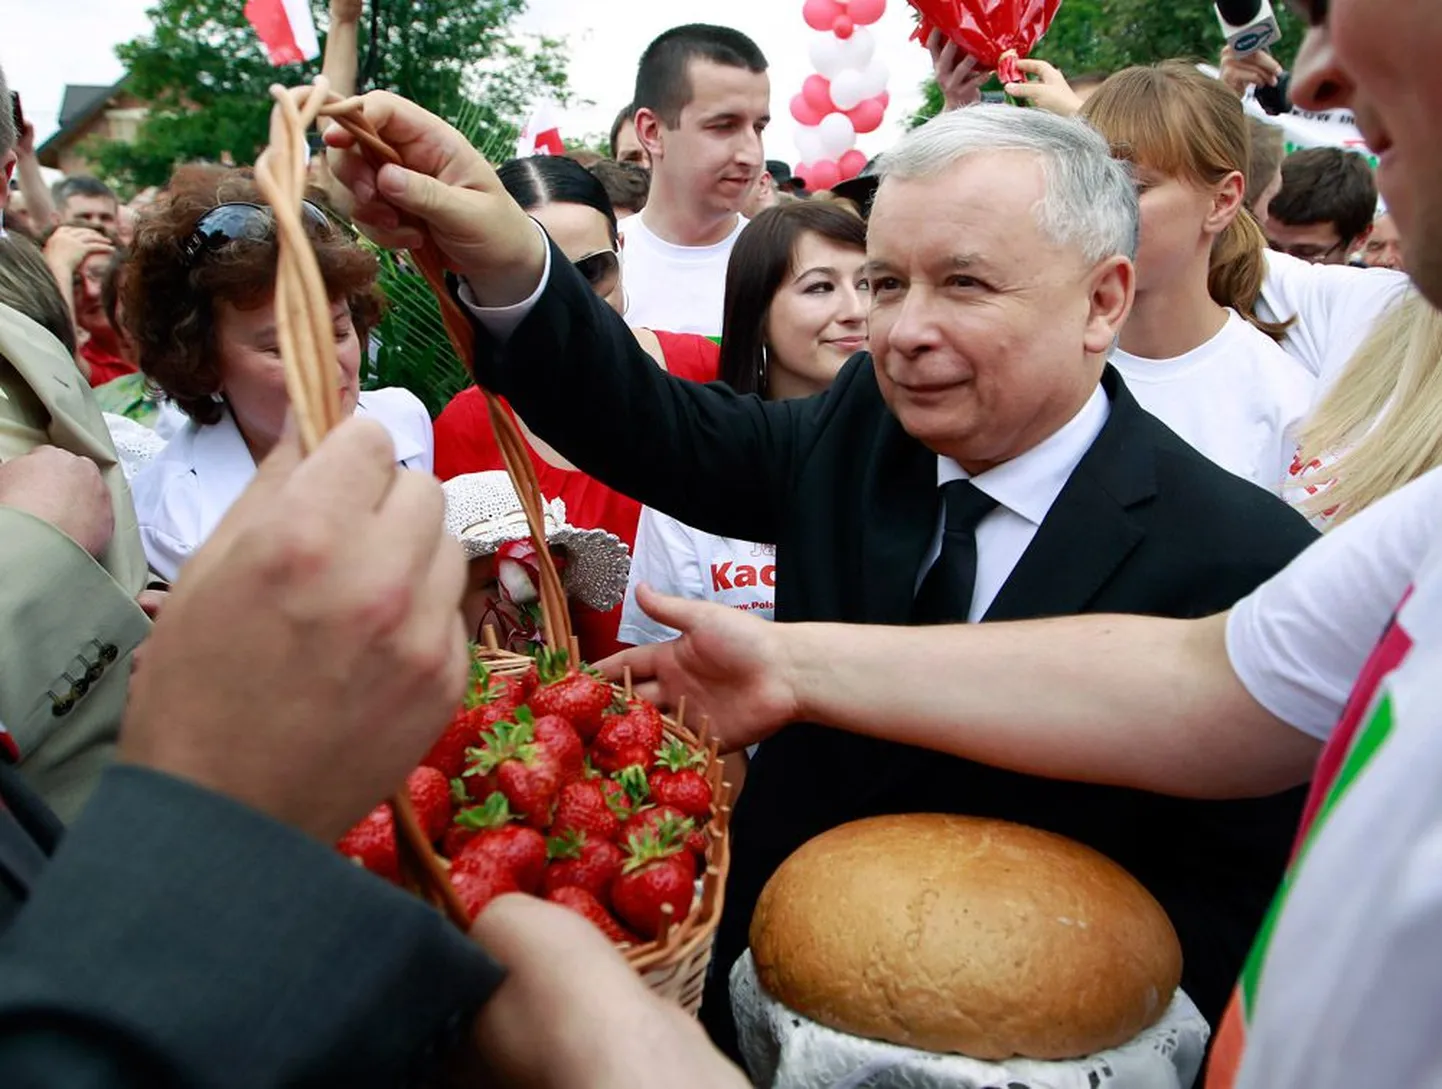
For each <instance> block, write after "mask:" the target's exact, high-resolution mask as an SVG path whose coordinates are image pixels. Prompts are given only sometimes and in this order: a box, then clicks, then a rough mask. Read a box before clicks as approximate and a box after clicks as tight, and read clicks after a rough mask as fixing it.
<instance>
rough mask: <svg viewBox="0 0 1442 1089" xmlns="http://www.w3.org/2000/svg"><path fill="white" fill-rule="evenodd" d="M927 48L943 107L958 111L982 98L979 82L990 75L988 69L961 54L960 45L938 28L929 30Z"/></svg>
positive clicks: (980, 83)
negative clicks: (943, 103)
mask: <svg viewBox="0 0 1442 1089" xmlns="http://www.w3.org/2000/svg"><path fill="white" fill-rule="evenodd" d="M926 48H927V49H928V50H929V51H930V53H931V69H932V71H933V72H934V73H935V75H936V82H937V84H938V85H939V86H940V87H941V97H942V99H943V101H944V102H945V103H946V107H945V108H946V109H948V110H959V109H961V108H962V107H963V106H975V105H976V104H977V103H978V102H980V101H981V87H982V84H984V83H985V82H986V81H987V80H988V79H990V78H991V72H989V71H987V70H986V69H985V68H980V67H978V66H977V63H976V58H975V57H972V56H968V55H967V54H965V53H963V52H962V51H961V47H960V46H958V45H957V44H956V43H955V42H954V41H952V40H951V39H950V38H948V37H947V36H946V35H945V34H943V33H942V32H941V31H939V30H933V31H932V32H931V36H930V37H929V38H927V39H926Z"/></svg>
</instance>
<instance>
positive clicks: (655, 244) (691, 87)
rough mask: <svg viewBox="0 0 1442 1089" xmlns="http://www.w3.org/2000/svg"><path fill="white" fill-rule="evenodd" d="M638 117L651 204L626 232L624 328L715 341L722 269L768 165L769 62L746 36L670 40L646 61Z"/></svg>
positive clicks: (714, 30)
mask: <svg viewBox="0 0 1442 1089" xmlns="http://www.w3.org/2000/svg"><path fill="white" fill-rule="evenodd" d="M635 109H636V116H635V120H634V125H635V131H636V135H637V137H638V138H639V139H640V142H641V146H642V147H643V148H644V149H645V151H646V153H647V154H648V155H649V156H650V158H651V194H650V197H649V199H648V200H647V203H646V207H645V209H644V210H643V211H641V212H640V213H638V214H637V215H633V216H628V217H627V218H625V219H623V220H621V224H620V231H621V241H622V245H623V247H624V249H623V251H622V256H623V259H624V261H625V267H626V293H627V297H628V305H627V309H626V320H627V321H628V322H629V323H630V324H631V325H633V326H639V327H642V328H648V329H665V330H667V331H669V332H673V333H699V334H700V335H701V336H709V337H719V336H720V335H721V306H722V301H723V299H724V298H725V294H726V264H727V261H728V260H729V259H730V257H731V247H732V246H733V245H734V244H735V242H736V237H737V235H739V234H740V233H741V230H742V228H743V227H745V226H746V221H745V219H744V218H743V217H742V216H741V214H740V210H741V206H742V204H744V203H745V201H746V197H747V195H748V194H749V193H750V191H751V187H752V185H753V184H754V182H755V181H756V178H757V176H758V175H759V174H760V172H761V170H762V167H763V165H764V163H765V157H764V156H763V154H762V150H761V134H762V132H763V131H764V130H765V128H766V125H767V123H768V122H769V121H770V120H771V83H770V80H769V79H768V77H767V75H766V58H765V57H764V56H763V55H762V53H761V51H760V50H759V49H758V48H757V47H756V44H755V43H754V42H753V41H751V39H750V38H748V37H746V35H744V34H742V33H741V32H740V31H736V30H731V29H729V28H726V27H717V26H705V25H699V24H698V25H692V26H682V27H677V28H675V29H674V30H668V31H666V33H664V34H662V35H661V36H660V37H659V38H657V39H656V40H655V41H654V42H652V43H651V44H650V46H648V47H647V49H646V52H645V53H644V54H643V55H642V57H641V65H640V68H639V70H638V72H637V74H636V95H635Z"/></svg>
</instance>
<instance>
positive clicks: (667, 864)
mask: <svg viewBox="0 0 1442 1089" xmlns="http://www.w3.org/2000/svg"><path fill="white" fill-rule="evenodd" d="M690 854H691V853H690V852H689V851H687V850H686V846H685V844H684V843H683V842H681V840H680V839H679V838H677V837H674V836H659V837H658V836H653V835H644V836H638V837H636V838H635V839H633V840H632V841H631V851H630V853H629V855H628V856H627V858H626V862H625V865H624V866H623V867H622V869H621V874H620V876H619V877H617V878H616V880H615V881H613V882H612V883H611V904H612V906H613V907H615V909H616V914H617V915H619V916H620V917H621V919H622V920H623V921H624V922H625V923H626V924H627V925H628V926H630V927H631V929H633V930H635V931H636V933H638V934H640V935H641V936H642V937H644V938H656V937H658V936H659V935H660V933H661V925H662V920H663V918H664V912H663V911H662V907H663V905H667V904H669V905H670V907H671V921H672V922H673V923H679V922H680V921H681V920H682V919H684V918H685V917H686V915H687V914H688V913H689V912H690V910H691V902H692V900H694V899H695V897H696V874H695V869H694V866H693V864H692V863H691V862H690Z"/></svg>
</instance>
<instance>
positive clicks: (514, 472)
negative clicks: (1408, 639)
mask: <svg viewBox="0 0 1442 1089" xmlns="http://www.w3.org/2000/svg"><path fill="white" fill-rule="evenodd" d="M272 95H273V97H274V98H275V100H276V104H275V108H274V109H273V110H272V112H271V131H270V145H269V146H268V147H267V148H266V150H265V151H264V153H262V155H261V156H260V159H259V160H258V161H257V163H256V181H257V183H258V184H259V186H260V188H261V190H262V192H263V193H264V194H265V196H266V199H267V200H268V201H269V202H270V204H271V206H272V208H273V209H274V213H275V219H276V225H277V230H276V237H277V244H278V250H279V254H278V261H277V275H276V314H277V325H278V329H279V334H280V341H281V348H282V353H281V354H282V357H283V360H284V363H285V369H286V385H287V389H288V391H289V393H290V398H291V403H292V407H293V410H294V413H295V416H296V418H297V421H298V423H299V426H300V432H301V439H302V443H303V445H304V448H305V449H306V451H307V452H309V451H310V450H311V449H313V448H314V447H315V446H316V445H317V444H318V443H319V442H320V441H321V439H322V438H323V437H324V435H325V433H326V432H327V431H329V430H330V429H331V428H333V427H335V426H336V425H337V424H338V423H339V419H340V411H339V402H338V398H337V395H336V391H335V382H334V378H333V376H334V374H335V367H336V362H335V344H334V341H333V339H332V337H331V333H330V321H329V318H328V317H323V316H324V315H326V313H327V308H328V299H327V296H326V294H325V289H324V284H323V282H322V281H321V278H320V274H319V267H318V265H317V264H316V258H315V254H314V252H313V251H312V248H311V242H310V239H309V236H308V235H307V234H306V232H305V230H304V228H303V226H302V221H301V201H302V199H303V198H304V196H305V131H306V129H308V128H309V127H310V125H311V123H312V122H313V121H314V120H315V119H316V118H317V117H319V116H324V117H328V118H329V119H330V120H331V121H333V122H334V123H336V124H338V125H340V126H342V127H343V128H345V129H346V130H347V131H349V132H350V133H351V134H352V135H353V136H354V137H355V138H356V140H357V142H358V144H359V146H360V147H361V148H362V149H363V151H364V154H366V155H367V156H368V157H369V158H370V160H371V161H372V162H373V163H374V164H375V165H377V166H380V165H382V164H384V163H388V162H390V163H398V162H399V161H400V158H399V156H398V155H397V154H396V153H395V151H394V149H392V148H390V147H388V146H387V145H386V144H385V143H384V141H382V140H381V139H380V137H379V136H378V135H377V133H376V131H375V129H374V127H373V126H372V125H371V124H370V123H369V121H367V120H366V118H365V116H364V112H363V110H362V108H361V104H360V101H359V100H358V99H349V100H344V101H342V100H341V99H340V98H339V97H338V96H336V95H334V94H331V93H330V92H329V90H328V88H327V85H326V82H325V79H324V77H321V78H320V79H317V80H316V83H315V85H314V86H313V87H296V88H278V87H277V88H273V89H272ZM410 259H411V261H412V263H413V264H414V266H415V267H416V268H417V269H419V270H420V271H421V272H422V274H423V275H424V276H425V278H426V281H427V283H428V284H429V285H430V287H431V290H432V291H433V292H434V293H435V295H436V299H437V301H438V302H439V304H440V311H441V318H442V321H443V323H444V325H445V329H446V335H447V337H448V338H449V339H450V341H451V345H452V347H454V348H455V350H456V353H457V355H458V356H459V358H460V359H462V360H466V359H470V358H471V357H472V354H473V348H474V345H473V334H472V331H471V326H470V323H469V321H468V320H467V319H466V317H465V315H464V314H463V313H462V312H461V310H460V307H459V306H458V305H457V303H456V301H455V300H454V299H453V298H451V296H450V292H449V290H448V288H447V285H446V279H445V269H444V268H443V267H442V265H441V263H440V258H439V255H438V253H437V250H436V248H435V247H434V246H426V247H424V248H423V249H421V250H419V251H415V252H412V253H411V255H410ZM485 396H486V401H487V405H488V408H489V415H490V420H491V426H492V428H493V429H494V431H495V436H496V443H497V445H498V446H499V447H500V449H501V454H502V457H503V458H504V459H505V463H506V471H507V473H508V474H509V475H510V478H511V483H512V484H513V485H514V486H515V489H516V494H517V495H518V496H519V497H520V500H521V506H522V508H523V509H524V510H525V512H526V521H527V525H528V526H529V528H530V531H531V540H532V541H533V542H534V543H535V546H536V551H537V554H538V558H539V560H540V573H539V580H538V581H539V589H540V599H541V612H542V616H543V621H544V627H545V638H546V643H547V646H548V647H549V648H550V649H551V650H556V649H558V648H566V649H568V650H569V651H570V652H571V662H572V663H573V664H575V663H578V662H579V655H578V654H577V651H576V644H575V639H574V637H573V636H572V634H571V620H570V616H569V614H568V612H567V608H566V594H565V589H564V587H563V585H562V583H561V577H560V574H559V572H558V571H557V570H556V566H555V564H554V562H553V561H552V558H551V553H550V550H549V549H548V548H547V546H546V536H545V523H544V516H543V511H544V499H543V497H542V495H541V489H540V484H539V482H538V481H537V479H536V473H535V468H534V466H533V465H532V464H531V458H530V451H529V449H528V447H527V444H526V441H525V439H524V437H523V436H522V435H521V433H520V431H519V429H518V428H517V427H516V425H515V423H514V422H513V421H512V420H511V418H510V416H509V415H508V414H507V413H506V412H504V411H503V410H502V408H501V405H500V402H499V401H498V400H497V399H496V397H495V396H494V395H493V394H491V393H490V392H489V391H485ZM487 642H488V646H487V648H486V649H483V650H482V652H481V655H482V660H483V661H485V663H486V665H487V666H488V668H490V669H491V670H492V672H494V673H497V674H500V675H503V676H504V675H506V674H508V673H518V672H522V671H524V670H525V669H527V668H529V666H530V664H531V659H530V658H527V657H525V656H523V655H518V654H512V653H510V652H507V651H503V650H500V649H499V648H498V647H497V646H496V642H495V637H494V635H493V634H491V633H489V632H488V633H487ZM629 689H630V683H629V677H628V679H627V684H626V686H625V687H624V688H620V687H618V688H617V691H618V692H620V693H622V694H624V695H625V696H626V697H627V698H629V697H630V691H629ZM663 722H664V724H665V730H666V732H667V733H668V734H669V735H670V736H672V737H675V738H679V739H680V740H681V741H682V742H684V743H685V744H686V746H687V747H688V748H689V749H691V750H692V751H693V752H697V751H704V752H705V753H706V754H707V768H706V777H707V780H708V782H709V783H710V785H711V790H712V797H713V798H714V799H715V801H714V809H713V812H714V816H713V818H712V820H711V822H710V824H709V825H708V826H707V828H706V829H705V832H706V836H707V840H708V844H707V849H706V870H705V873H704V874H703V875H702V878H701V880H700V882H699V884H700V893H699V895H698V897H697V898H696V899H695V900H693V902H692V905H691V910H690V911H689V912H687V914H686V917H685V918H684V919H678V920H676V921H674V922H671V923H668V924H666V925H665V926H664V927H663V930H662V933H661V934H660V936H659V937H658V938H657V939H656V940H655V941H651V942H647V943H646V944H644V945H639V946H633V947H628V948H627V949H626V950H625V954H626V958H627V959H628V960H629V961H630V963H631V964H632V966H633V967H635V969H636V970H637V971H638V972H640V973H641V975H642V978H644V979H645V981H646V982H647V984H648V985H649V986H650V987H651V989H652V990H653V991H655V992H656V993H657V994H659V995H661V996H663V997H665V998H670V999H674V1000H675V1001H677V1002H679V1003H680V1004H681V1005H682V1006H684V1007H685V1008H686V1009H687V1010H688V1011H690V1012H691V1013H693V1014H694V1013H695V1012H696V1010H697V1009H698V1008H699V1007H700V1004H701V989H702V986H703V984H704V981H705V977H706V967H707V964H708V963H709V961H710V959H711V942H712V938H713V936H714V934H715V932H716V924H717V922H718V921H719V919H720V915H721V901H722V891H723V888H724V886H725V881H726V869H727V865H728V864H729V861H730V847H729V839H728V828H727V825H728V821H729V817H730V809H729V807H728V806H727V795H728V793H729V786H728V785H727V784H726V783H725V782H724V781H723V779H722V765H721V762H720V760H719V759H717V754H716V744H715V742H714V741H712V740H711V739H709V738H708V737H707V726H706V722H705V721H704V719H703V721H702V723H701V730H700V733H699V734H697V733H694V732H693V731H691V730H689V729H687V728H686V726H685V708H684V706H683V707H682V708H679V709H678V711H677V714H676V716H675V717H674V718H669V717H664V716H663ZM390 805H391V808H392V810H393V811H394V813H395V826H396V839H397V847H398V849H399V855H400V863H401V873H402V878H403V881H404V883H405V884H406V885H407V886H408V887H410V888H412V889H413V890H414V891H416V892H417V894H419V895H421V896H423V897H424V898H426V899H428V900H430V901H431V902H432V903H434V904H435V905H436V906H437V907H438V908H440V909H441V910H442V911H444V912H445V913H446V914H447V915H448V916H449V917H450V918H451V919H452V920H453V921H454V922H455V923H456V924H457V925H458V926H460V927H461V928H462V929H466V928H467V927H468V925H469V920H468V918H467V914H466V911H465V908H464V907H463V905H462V904H461V903H460V898H459V897H458V896H457V894H456V891H455V889H454V888H453V887H452V885H451V882H450V878H449V875H448V869H447V863H446V862H445V861H444V860H443V859H441V858H440V857H439V856H438V855H437V854H436V852H435V849H434V848H433V846H432V845H431V843H430V841H429V839H428V838H427V837H426V835H425V833H424V832H423V831H422V829H421V827H420V824H419V822H418V821H417V819H416V815H415V813H414V811H413V810H412V808H411V803H410V799H409V797H407V795H406V792H405V791H404V790H402V791H401V792H399V793H398V794H397V795H396V796H395V797H393V798H391V799H390ZM663 910H669V908H667V909H663Z"/></svg>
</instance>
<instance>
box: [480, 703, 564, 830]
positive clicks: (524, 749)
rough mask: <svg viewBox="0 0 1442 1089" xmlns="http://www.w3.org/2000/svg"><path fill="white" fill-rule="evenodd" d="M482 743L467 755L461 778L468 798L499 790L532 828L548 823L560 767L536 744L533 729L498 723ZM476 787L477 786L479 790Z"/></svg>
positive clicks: (513, 723) (553, 803)
mask: <svg viewBox="0 0 1442 1089" xmlns="http://www.w3.org/2000/svg"><path fill="white" fill-rule="evenodd" d="M482 742H483V744H482V745H481V747H480V748H479V749H472V750H470V752H468V753H467V754H466V758H467V759H468V760H470V761H471V766H470V767H468V768H467V769H466V771H465V773H464V776H463V777H469V778H474V779H477V780H478V782H477V783H472V784H468V787H469V789H470V791H471V797H473V798H474V797H476V795H477V794H478V793H480V792H482V791H484V794H485V795H486V796H487V797H488V796H489V795H490V793H491V791H492V790H499V791H500V792H501V793H502V794H504V795H505V796H506V800H507V801H508V802H510V803H511V808H512V809H513V810H515V812H516V813H517V814H518V815H519V816H520V817H521V818H522V819H523V820H525V821H526V823H527V824H529V825H531V826H532V827H533V828H545V827H546V826H547V825H549V824H550V823H551V809H552V807H553V806H554V805H555V802H556V795H557V794H558V793H559V792H560V789H561V767H560V765H559V764H558V763H557V762H556V758H555V757H554V756H553V755H552V754H551V753H550V752H549V751H547V750H545V749H543V748H541V747H540V746H539V745H537V744H536V741H535V736H534V734H533V732H532V728H531V726H530V725H528V724H522V723H517V722H498V723H496V724H495V725H494V726H493V727H491V730H490V732H488V733H486V734H484V735H483V736H482ZM478 788H479V789H478Z"/></svg>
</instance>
